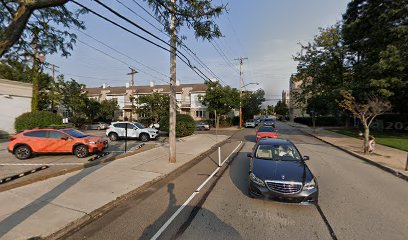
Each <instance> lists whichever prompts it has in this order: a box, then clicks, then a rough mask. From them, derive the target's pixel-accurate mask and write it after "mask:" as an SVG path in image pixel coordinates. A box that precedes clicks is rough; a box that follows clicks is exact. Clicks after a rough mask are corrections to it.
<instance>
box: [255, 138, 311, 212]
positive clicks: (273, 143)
mask: <svg viewBox="0 0 408 240" xmlns="http://www.w3.org/2000/svg"><path fill="white" fill-rule="evenodd" d="M248 157H249V158H250V169H249V187H248V193H249V195H250V196H251V197H259V198H267V199H271V200H275V201H279V202H287V203H298V204H305V205H309V204H315V203H317V200H318V186H317V182H316V179H315V177H314V176H313V174H312V172H311V171H310V169H309V168H308V166H307V165H306V163H305V160H309V157H308V156H304V157H302V155H301V154H300V153H299V151H298V150H297V148H296V147H295V145H294V144H293V143H291V142H290V141H288V140H282V139H265V140H261V141H259V142H258V143H257V144H256V145H255V147H254V149H253V152H252V153H249V154H248Z"/></svg>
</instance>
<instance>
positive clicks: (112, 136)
mask: <svg viewBox="0 0 408 240" xmlns="http://www.w3.org/2000/svg"><path fill="white" fill-rule="evenodd" d="M108 137H109V140H111V141H112V142H115V141H118V139H119V136H118V134H117V133H114V132H112V133H109V135H108Z"/></svg>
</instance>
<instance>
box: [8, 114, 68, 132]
mask: <svg viewBox="0 0 408 240" xmlns="http://www.w3.org/2000/svg"><path fill="white" fill-rule="evenodd" d="M61 124H62V117H61V116H60V115H57V114H55V113H52V112H41V111H39V112H27V113H23V114H21V115H20V116H18V117H17V118H16V120H15V123H14V128H15V129H16V132H20V131H22V130H25V129H33V128H45V127H50V126H52V125H61Z"/></svg>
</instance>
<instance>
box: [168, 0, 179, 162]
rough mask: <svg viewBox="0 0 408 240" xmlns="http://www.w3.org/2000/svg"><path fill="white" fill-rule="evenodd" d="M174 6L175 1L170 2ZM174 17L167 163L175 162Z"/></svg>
mask: <svg viewBox="0 0 408 240" xmlns="http://www.w3.org/2000/svg"><path fill="white" fill-rule="evenodd" d="M171 1H172V3H173V4H176V0H171ZM176 34H177V33H176V16H175V14H174V13H172V15H171V17H170V109H169V110H170V114H169V118H170V119H169V145H170V147H169V163H175V162H176V114H177V103H176V58H177V55H176V48H177V35H176Z"/></svg>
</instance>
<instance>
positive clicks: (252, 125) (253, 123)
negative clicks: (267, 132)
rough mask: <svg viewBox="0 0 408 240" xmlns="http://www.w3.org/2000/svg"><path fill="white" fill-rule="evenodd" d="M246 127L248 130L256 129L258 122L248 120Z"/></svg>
mask: <svg viewBox="0 0 408 240" xmlns="http://www.w3.org/2000/svg"><path fill="white" fill-rule="evenodd" d="M244 126H245V127H246V128H248V127H252V128H254V127H256V122H255V121H254V120H253V119H250V120H247V121H246V122H245V124H244Z"/></svg>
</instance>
